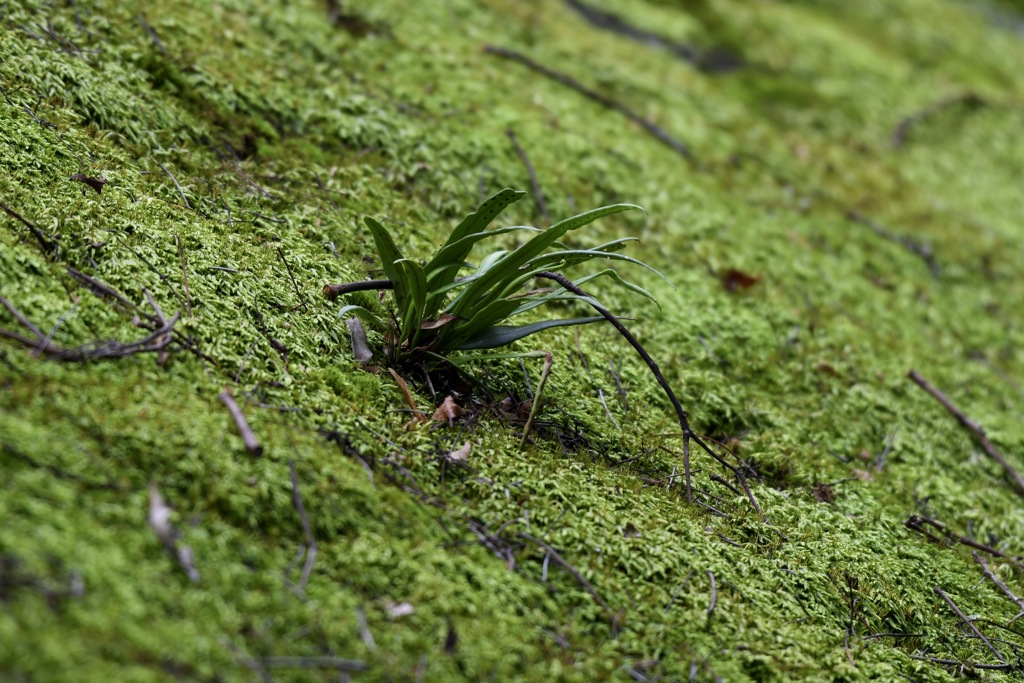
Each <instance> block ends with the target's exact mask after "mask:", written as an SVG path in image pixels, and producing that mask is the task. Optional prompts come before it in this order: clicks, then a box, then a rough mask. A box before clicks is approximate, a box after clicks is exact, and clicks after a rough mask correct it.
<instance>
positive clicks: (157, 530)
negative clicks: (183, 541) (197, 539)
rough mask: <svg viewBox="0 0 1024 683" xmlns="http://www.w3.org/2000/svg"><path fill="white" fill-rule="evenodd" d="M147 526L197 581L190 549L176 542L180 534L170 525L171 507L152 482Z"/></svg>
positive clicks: (196, 572)
mask: <svg viewBox="0 0 1024 683" xmlns="http://www.w3.org/2000/svg"><path fill="white" fill-rule="evenodd" d="M149 526H150V528H151V529H153V533H154V534H156V537H157V538H158V539H160V542H161V543H162V544H163V546H164V548H165V549H166V550H167V552H168V553H169V554H170V555H171V557H173V558H174V559H175V560H177V562H178V564H179V565H180V566H181V568H182V570H183V571H184V572H185V575H186V576H188V578H189V580H190V581H191V582H192V583H199V570H198V569H196V565H195V562H194V561H193V559H192V549H191V548H189V547H188V546H187V545H180V544H179V543H178V538H179V537H180V534H179V532H178V530H177V529H175V528H174V527H173V526H172V525H171V508H170V507H169V506H168V505H167V503H165V502H164V499H163V497H162V496H161V495H160V491H158V490H157V488H156V484H152V483H151V484H150V485H149Z"/></svg>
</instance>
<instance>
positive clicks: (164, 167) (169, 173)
mask: <svg viewBox="0 0 1024 683" xmlns="http://www.w3.org/2000/svg"><path fill="white" fill-rule="evenodd" d="M156 165H157V166H159V167H160V168H161V170H163V172H164V173H166V174H167V175H168V176H170V178H171V181H172V182H173V183H174V186H175V187H176V188H178V194H180V195H181V201H183V202H185V208H186V209H188V210H190V211H191V210H192V205H191V204H189V203H188V197H186V196H185V190H184V189H182V187H181V185H180V184H178V179H177V178H175V177H174V174H173V173H171V172H170V171H168V170H167V167H166V166H164V165H163V164H161V163H160V162H159V161H158V162H156Z"/></svg>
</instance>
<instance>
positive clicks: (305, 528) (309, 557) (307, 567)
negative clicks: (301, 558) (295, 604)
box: [288, 460, 319, 593]
mask: <svg viewBox="0 0 1024 683" xmlns="http://www.w3.org/2000/svg"><path fill="white" fill-rule="evenodd" d="M288 470H289V473H290V474H291V477H292V502H293V503H294V504H295V510H296V511H297V512H298V513H299V521H301V522H302V533H303V534H305V536H306V562H305V563H304V564H303V565H302V578H301V579H300V580H299V590H300V591H302V592H303V593H305V592H306V585H307V584H308V583H309V576H310V574H312V573H313V563H314V562H316V555H317V553H318V552H319V547H318V546H317V544H316V538H315V537H314V536H313V527H312V526H310V524H309V517H307V516H306V506H305V505H303V504H302V495H301V494H299V476H298V474H296V472H295V461H294V460H289V461H288Z"/></svg>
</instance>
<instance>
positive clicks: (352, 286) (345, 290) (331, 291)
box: [324, 280, 395, 301]
mask: <svg viewBox="0 0 1024 683" xmlns="http://www.w3.org/2000/svg"><path fill="white" fill-rule="evenodd" d="M394 288H395V283H394V282H392V281H391V280H360V281H359V282H345V283H342V284H340V285H324V296H325V297H327V298H328V299H330V300H331V301H333V300H335V299H337V298H338V297H339V296H341V295H342V294H351V293H352V292H366V291H370V290H382V289H394Z"/></svg>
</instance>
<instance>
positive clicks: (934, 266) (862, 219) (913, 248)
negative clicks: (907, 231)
mask: <svg viewBox="0 0 1024 683" xmlns="http://www.w3.org/2000/svg"><path fill="white" fill-rule="evenodd" d="M846 217H847V218H849V219H850V220H851V221H854V222H855V223H860V224H861V225H865V226H867V227H868V228H869V229H870V230H871V232H873V233H875V234H876V235H878V236H879V237H881V238H883V239H887V240H889V241H890V242H895V243H896V244H899V245H901V246H903V247H904V248H905V249H906V250H907V251H909V252H910V253H912V254H914V255H915V256H917V257H919V258H920V259H921V260H922V261H924V262H925V264H926V265H927V266H928V270H929V271H931V274H932V277H934V278H936V279H938V277H939V273H940V271H939V263H938V261H936V260H935V252H934V251H933V250H932V248H931V245H928V244H923V243H921V242H918V241H917V240H915V239H912V238H910V237H907V236H905V235H899V234H897V233H895V232H892V231H891V230H889V229H888V228H886V227H885V226H883V225H881V224H880V223H878V222H877V221H873V220H871V219H870V218H868V217H867V216H865V215H864V214H862V213H859V212H857V211H853V210H849V211H847V212H846Z"/></svg>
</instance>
